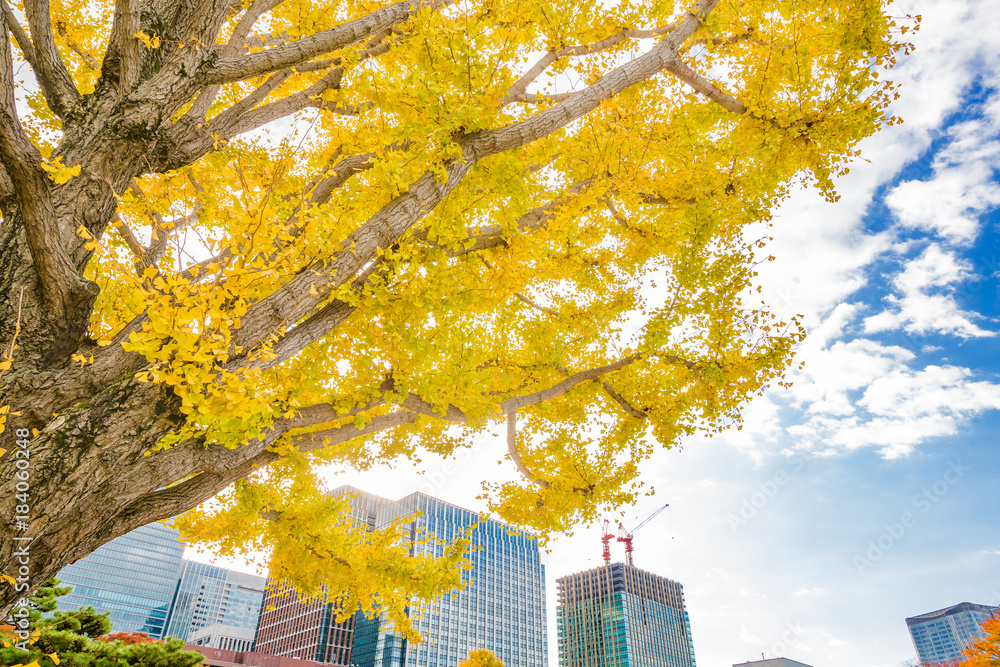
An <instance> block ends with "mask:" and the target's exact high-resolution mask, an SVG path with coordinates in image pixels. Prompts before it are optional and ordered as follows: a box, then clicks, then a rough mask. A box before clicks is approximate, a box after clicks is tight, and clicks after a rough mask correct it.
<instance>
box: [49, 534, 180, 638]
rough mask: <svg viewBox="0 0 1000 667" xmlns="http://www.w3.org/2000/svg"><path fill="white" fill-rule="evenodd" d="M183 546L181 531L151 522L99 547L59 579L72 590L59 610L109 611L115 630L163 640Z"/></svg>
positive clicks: (62, 599)
mask: <svg viewBox="0 0 1000 667" xmlns="http://www.w3.org/2000/svg"><path fill="white" fill-rule="evenodd" d="M183 555H184V545H183V544H182V543H181V542H180V539H179V537H178V532H177V530H175V529H173V528H168V527H167V526H164V525H162V524H160V523H151V524H149V525H147V526H142V527H141V528H137V529H135V530H133V531H132V532H130V533H128V534H127V535H122V536H121V537H118V538H116V539H114V540H112V541H110V542H108V543H107V544H104V545H102V546H100V547H98V548H97V549H96V550H94V551H93V552H92V553H90V554H89V555H87V556H85V557H83V558H81V559H80V560H78V561H76V562H75V563H73V564H72V565H67V566H66V567H64V568H63V569H62V570H60V571H59V573H58V574H57V575H56V577H57V578H58V579H60V580H61V581H62V582H63V583H64V584H66V585H69V586H72V587H73V590H72V592H71V593H70V594H69V595H67V596H65V597H62V598H60V599H59V609H61V610H65V611H72V610H75V609H77V608H79V607H86V606H87V605H91V606H93V607H94V608H96V609H97V610H98V611H110V612H111V621H112V623H113V628H112V632H144V633H146V634H148V635H150V636H151V637H156V638H162V637H163V636H164V631H165V629H166V625H167V615H168V613H169V611H170V603H171V601H172V600H173V597H174V591H175V589H176V588H177V579H178V576H179V574H180V569H181V560H182V559H183Z"/></svg>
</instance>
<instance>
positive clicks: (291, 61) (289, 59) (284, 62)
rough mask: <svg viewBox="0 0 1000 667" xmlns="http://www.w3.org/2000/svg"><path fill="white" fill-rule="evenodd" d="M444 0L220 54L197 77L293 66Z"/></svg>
mask: <svg viewBox="0 0 1000 667" xmlns="http://www.w3.org/2000/svg"><path fill="white" fill-rule="evenodd" d="M445 4H450V3H448V2H427V1H423V0H405V1H404V2H398V3H396V4H394V5H390V6H388V7H385V8H383V9H380V10H378V11H375V12H372V13H371V14H369V15H367V16H364V17H362V18H359V19H355V20H354V21H349V22H348V23H344V24H343V25H339V26H336V27H334V28H330V29H329V30H324V31H323V32H318V33H316V34H314V35H309V36H308V37H303V38H301V39H297V40H295V41H294V42H290V43H288V44H284V45H282V46H277V47H274V48H272V49H266V50H264V51H260V52H257V53H252V54H249V55H245V56H235V57H223V58H220V59H219V60H218V62H216V63H215V65H214V66H213V67H211V68H209V69H208V70H207V71H205V72H203V73H202V74H200V76H199V81H200V82H201V83H203V84H213V83H229V82H233V81H241V80H244V79H252V78H254V77H258V76H261V75H263V74H268V73H270V72H277V71H278V70H282V69H286V68H288V67H294V66H295V65H298V64H300V63H304V62H307V61H309V60H312V59H313V58H315V57H317V56H321V55H323V54H324V53H330V52H331V51H336V50H337V49H342V48H344V47H345V46H350V45H351V44H355V43H357V42H359V41H361V40H363V39H366V38H368V37H371V36H372V35H375V34H376V33H379V32H382V31H383V30H387V29H389V28H392V27H393V26H395V25H398V24H400V23H403V22H404V21H406V20H407V19H409V18H410V17H411V16H412V15H413V14H414V13H416V11H417V9H418V7H420V6H443V5H445Z"/></svg>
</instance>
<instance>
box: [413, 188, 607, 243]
mask: <svg viewBox="0 0 1000 667" xmlns="http://www.w3.org/2000/svg"><path fill="white" fill-rule="evenodd" d="M596 178H597V177H596V176H591V177H590V178H587V179H584V180H582V181H577V182H576V183H574V184H573V185H571V186H570V187H569V188H567V189H566V192H564V193H563V194H561V195H560V196H559V197H557V198H556V199H553V200H552V201H550V202H548V203H547V204H543V205H542V206H539V207H537V208H534V209H532V210H530V211H528V212H527V213H525V214H524V215H522V216H521V217H520V218H518V220H517V229H518V230H520V232H521V233H525V232H530V231H533V230H535V229H541V228H543V227H545V226H546V225H548V223H549V222H551V220H552V219H553V218H554V217H555V215H556V213H557V212H558V210H559V209H560V208H561V207H563V206H565V205H566V203H567V202H568V201H569V200H571V199H572V198H573V197H575V196H577V195H579V194H580V193H582V192H584V191H585V190H586V189H587V188H588V187H590V185H591V184H592V183H593V182H594V180H595V179H596ZM414 238H416V239H417V240H419V241H423V242H425V243H428V244H431V245H437V244H436V243H434V242H433V241H431V240H430V238H429V232H428V231H427V230H426V229H422V230H420V231H418V232H416V233H415V234H414ZM469 239H470V240H472V243H471V244H467V245H464V246H463V247H462V248H461V249H458V250H456V249H453V248H449V249H448V255H449V256H451V257H459V256H461V255H467V254H469V253H471V252H476V251H479V250H487V249H489V248H495V247H497V246H503V245H507V243H508V241H507V236H506V235H505V232H504V230H503V228H501V227H500V226H499V225H494V226H491V227H475V228H473V229H470V230H469Z"/></svg>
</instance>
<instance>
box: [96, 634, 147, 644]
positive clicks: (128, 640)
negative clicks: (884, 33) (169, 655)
mask: <svg viewBox="0 0 1000 667" xmlns="http://www.w3.org/2000/svg"><path fill="white" fill-rule="evenodd" d="M97 639H98V641H102V642H121V643H122V644H125V645H131V644H162V643H163V642H161V641H160V640H159V639H153V638H152V637H150V636H149V635H147V634H146V633H145V632H116V633H114V634H110V635H104V636H103V637H98V638H97Z"/></svg>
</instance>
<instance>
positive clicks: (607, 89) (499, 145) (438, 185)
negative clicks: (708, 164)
mask: <svg viewBox="0 0 1000 667" xmlns="http://www.w3.org/2000/svg"><path fill="white" fill-rule="evenodd" d="M718 2H719V0H702V2H701V3H700V4H699V7H698V10H697V11H694V12H691V13H690V14H689V15H688V16H686V17H685V18H683V19H682V20H681V21H680V22H679V23H678V24H677V26H676V27H675V28H673V29H672V30H671V31H670V32H669V34H668V35H667V37H666V38H665V39H664V40H663V41H661V42H660V43H659V44H658V45H657V46H656V47H654V48H653V49H652V50H651V51H650V52H648V53H646V54H644V55H642V56H639V57H638V58H636V59H634V60H632V61H630V62H628V63H625V64H623V65H620V66H619V67H616V68H615V69H614V70H612V71H611V72H609V73H608V74H605V75H604V76H602V77H601V78H600V79H598V80H597V81H595V82H594V83H593V84H591V85H590V86H589V87H588V88H586V89H585V90H583V91H581V92H580V94H579V95H578V96H575V97H573V98H572V99H570V100H567V101H566V102H563V103H561V104H558V105H556V106H554V107H551V108H549V109H546V110H545V111H542V112H540V113H538V114H536V115H535V116H532V117H531V118H528V119H526V120H524V121H521V122H518V123H514V124H513V125H510V126H507V127H503V128H498V129H495V130H488V131H484V132H479V133H476V134H472V135H469V136H467V137H464V138H461V139H460V140H459V145H461V146H462V148H463V156H462V157H461V158H457V159H455V160H453V161H451V162H450V163H448V164H447V165H446V166H445V168H444V171H445V173H446V176H447V177H446V179H445V181H444V182H443V183H442V182H440V181H439V175H438V174H437V173H435V172H432V171H427V172H425V173H424V174H423V175H422V176H421V177H420V178H418V179H417V180H416V181H414V182H413V183H412V184H410V186H409V188H408V190H407V192H405V193H404V194H402V195H400V196H399V197H397V198H396V199H394V200H392V201H390V202H389V203H388V204H386V205H385V206H384V207H383V208H382V209H381V210H379V211H378V212H377V213H376V214H375V215H373V216H372V217H371V218H369V219H368V220H367V221H366V222H365V223H364V224H363V225H362V226H361V227H360V228H359V229H358V230H356V231H355V232H354V233H352V234H350V235H349V236H348V237H347V239H345V241H344V242H343V243H342V244H341V250H340V251H339V252H338V253H337V254H336V255H335V257H334V259H333V260H332V261H329V262H327V261H317V262H314V263H313V264H311V265H310V266H308V267H307V268H306V269H304V270H303V271H301V272H300V273H299V275H297V276H296V277H295V278H293V279H292V280H290V281H289V282H288V283H286V284H285V285H284V286H282V287H281V288H280V289H278V290H276V291H275V292H273V293H272V294H270V295H269V296H267V297H266V298H264V299H262V300H261V301H259V302H257V303H256V304H254V305H253V306H251V308H250V309H249V311H248V312H247V316H246V317H245V318H244V320H243V328H241V329H240V330H239V331H238V332H237V337H236V338H237V340H236V341H235V344H236V345H237V346H239V347H241V348H243V349H252V348H253V347H255V346H256V345H258V344H259V343H261V342H262V341H264V340H267V339H268V338H269V337H270V336H272V335H274V334H276V333H280V331H281V330H283V329H287V328H288V327H290V326H291V325H293V324H294V323H296V322H297V321H298V320H299V319H301V318H302V317H304V316H306V315H308V314H309V313H310V312H312V311H313V310H315V308H316V307H317V306H318V305H319V304H320V303H322V302H323V301H325V300H326V298H327V295H328V294H329V293H330V292H331V291H332V290H333V289H335V288H336V287H338V286H340V285H342V284H344V283H346V282H347V281H348V280H353V279H354V277H355V276H357V274H358V272H359V271H360V269H361V267H363V266H365V265H367V264H368V263H369V262H371V261H373V260H374V258H375V256H376V254H377V251H378V249H379V248H386V247H389V246H391V245H392V244H393V243H395V242H396V241H397V240H398V239H399V238H400V237H402V235H403V234H404V233H406V232H407V231H408V230H409V229H410V227H412V226H413V225H414V224H415V223H416V222H418V221H419V220H421V219H423V218H424V217H425V216H426V215H427V214H428V213H430V212H431V211H432V210H433V209H434V208H435V207H436V206H437V205H438V204H439V203H440V202H441V201H442V200H443V199H444V197H445V196H447V195H448V194H449V193H450V192H451V191H452V190H453V189H454V188H455V186H456V185H457V184H458V183H459V182H461V180H462V179H463V178H464V177H465V174H466V173H467V172H468V170H469V169H470V168H471V166H472V164H473V163H474V162H476V161H477V160H480V159H483V158H484V157H487V156H489V155H494V154H496V153H500V152H503V151H508V150H513V149H515V148H519V147H521V146H524V145H525V144H528V143H531V142H533V141H536V140H538V139H540V138H541V137H543V136H546V135H548V134H550V133H551V132H554V131H556V130H558V129H559V128H562V127H565V126H566V125H567V124H569V123H572V122H573V121H575V120H576V119H578V118H580V117H582V116H584V115H586V114H587V113H589V112H591V111H593V110H594V109H596V108H597V107H598V106H599V105H600V104H601V102H603V101H604V100H605V99H609V98H611V97H613V96H615V95H616V94H618V93H620V92H621V91H623V90H625V89H627V88H629V87H631V86H633V85H635V84H637V83H639V82H641V81H644V80H646V79H648V78H649V77H651V76H653V75H655V74H657V73H659V72H661V71H664V70H666V69H667V68H668V66H670V65H671V64H673V63H675V62H676V61H677V60H678V56H677V50H678V48H679V46H680V45H681V44H683V43H684V42H685V41H686V40H687V39H688V38H689V37H690V36H691V35H692V34H694V32H695V30H697V28H698V26H699V25H700V24H701V21H702V20H703V19H704V17H705V16H706V15H707V13H708V12H709V11H711V10H712V8H714V7H715V6H716V5H717V4H718Z"/></svg>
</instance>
